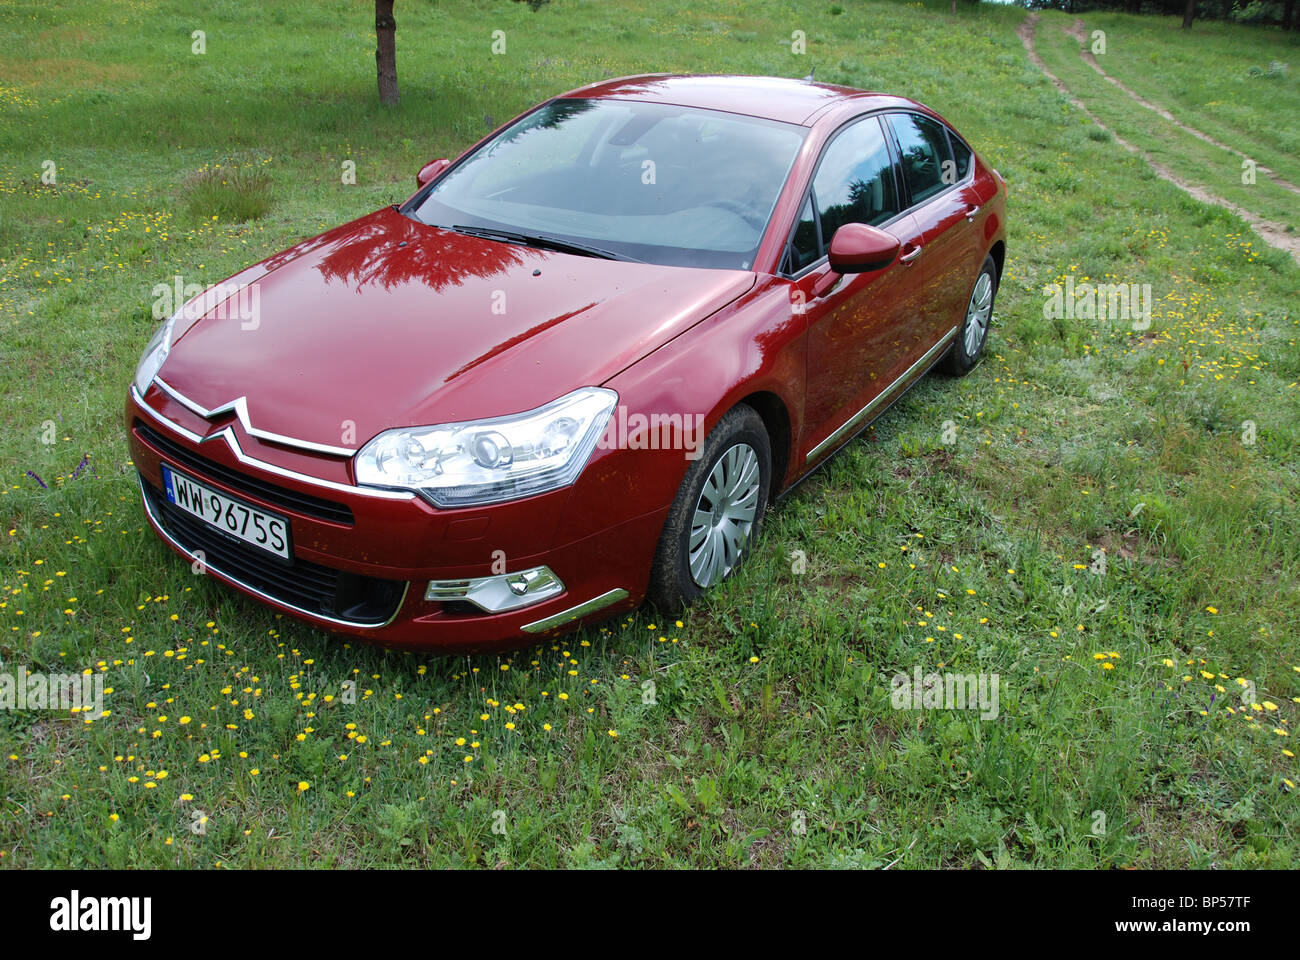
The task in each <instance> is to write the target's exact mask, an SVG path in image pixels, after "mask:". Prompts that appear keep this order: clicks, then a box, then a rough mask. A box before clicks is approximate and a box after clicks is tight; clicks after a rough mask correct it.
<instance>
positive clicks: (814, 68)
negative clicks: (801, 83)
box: [804, 67, 817, 80]
mask: <svg viewBox="0 0 1300 960" xmlns="http://www.w3.org/2000/svg"><path fill="white" fill-rule="evenodd" d="M816 72H817V68H816V67H813V68H812V69H811V70H809V71H808V76H806V77H804V79H805V80H811V79H812V78H813V74H814V73H816Z"/></svg>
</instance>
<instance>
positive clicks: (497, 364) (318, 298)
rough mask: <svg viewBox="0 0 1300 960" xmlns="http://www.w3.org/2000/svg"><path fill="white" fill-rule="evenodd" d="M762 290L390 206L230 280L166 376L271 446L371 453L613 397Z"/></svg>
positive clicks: (182, 343) (701, 272)
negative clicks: (725, 310) (637, 371)
mask: <svg viewBox="0 0 1300 960" xmlns="http://www.w3.org/2000/svg"><path fill="white" fill-rule="evenodd" d="M755 279H756V278H755V275H754V274H752V273H746V272H743V271H735V270H705V269H695V268H689V267H669V266H658V265H653V264H643V263H629V262H624V261H617V260H602V259H596V258H591V257H582V256H575V255H571V254H565V253H557V252H553V251H547V250H537V249H533V248H530V247H523V246H519V245H516V244H507V243H499V242H496V241H492V240H485V239H481V238H478V237H470V236H465V235H462V234H458V233H452V232H450V231H445V230H439V229H437V228H435V227H429V226H426V225H424V224H421V223H418V222H416V221H413V220H411V219H409V218H407V217H405V216H403V215H401V214H400V213H398V212H397V211H396V210H395V209H393V208H391V207H386V208H384V209H383V210H379V211H377V212H375V213H373V214H370V215H369V216H366V217H362V218H361V219H360V220H356V221H353V222H352V223H349V224H345V225H344V226H342V227H338V228H337V229H334V230H331V231H329V232H328V233H324V234H322V235H321V236H319V237H315V238H313V239H311V240H306V241H303V242H302V243H300V244H298V245H296V246H294V247H291V248H290V249H288V250H286V251H284V252H283V253H280V254H277V255H276V256H273V257H271V258H269V259H267V260H265V261H263V262H262V263H260V264H258V265H257V266H255V267H251V268H249V269H248V270H245V271H243V272H242V273H239V274H236V275H235V276H234V277H232V278H230V280H228V281H226V282H225V284H223V285H222V287H223V289H226V290H230V289H234V288H235V287H237V286H238V287H242V289H240V290H239V292H238V293H235V294H234V295H232V296H230V297H228V298H225V299H221V300H219V301H218V302H215V303H214V302H213V300H214V298H211V297H209V299H208V302H207V303H205V307H209V308H208V309H207V310H206V312H205V313H204V314H203V315H202V316H200V317H198V319H195V320H180V321H178V323H177V326H176V328H175V330H174V332H173V336H172V348H171V351H170V353H169V355H168V357H167V360H166V362H165V363H164V364H163V367H162V370H161V373H160V376H161V378H162V379H163V380H164V381H165V382H166V383H167V385H168V386H169V387H171V388H173V389H174V390H175V391H179V392H180V393H182V394H184V395H185V396H186V397H187V398H188V399H189V400H191V401H193V403H195V404H197V405H199V406H202V407H204V408H206V409H209V410H216V409H219V408H227V409H228V408H229V407H228V405H229V404H230V403H232V402H233V401H235V400H238V399H239V398H240V397H243V398H245V405H246V409H247V413H248V419H249V422H250V423H251V424H252V425H253V426H254V427H255V428H257V429H258V430H259V431H269V432H271V433H276V434H280V435H282V436H286V437H292V438H295V439H297V440H302V441H306V442H309V443H314V444H324V445H327V446H348V447H352V446H360V445H361V444H362V443H364V442H365V441H366V440H368V439H369V438H370V437H372V436H374V435H375V434H377V433H379V432H381V431H382V430H386V429H389V428H392V427H402V426H414V425H421V424H433V423H447V422H454V421H457V420H468V419H476V418H480V417H491V416H500V415H504V414H509V413H517V412H520V411H523V410H529V409H532V408H534V407H538V406H541V405H542V404H544V403H547V402H548V401H551V400H554V399H555V398H557V397H560V396H563V395H564V394H566V393H568V392H569V391H571V390H574V389H576V388H577V387H581V386H587V385H598V384H601V383H603V382H604V381H606V380H608V379H609V378H610V377H612V376H614V375H615V374H617V373H618V372H619V371H621V370H623V369H625V368H626V367H627V366H629V365H630V364H632V363H634V362H636V361H637V360H639V359H640V358H641V357H643V356H645V355H646V354H647V353H649V352H650V351H652V350H654V349H656V348H657V347H659V346H661V345H662V344H664V343H666V342H667V341H668V340H670V339H672V338H673V337H675V336H677V335H678V334H679V333H681V332H682V331H683V330H685V329H687V328H688V327H690V326H691V325H693V324H695V323H697V322H699V321H700V320H702V319H704V318H705V317H707V316H709V315H710V314H711V313H714V312H715V311H717V310H718V309H720V308H721V307H723V306H725V305H726V304H727V303H730V302H731V301H732V300H734V299H736V298H737V297H739V296H740V295H741V294H742V293H744V292H745V291H746V290H748V289H749V288H750V287H752V286H753V285H754V282H755ZM349 428H350V429H351V431H352V432H351V434H350V435H349V432H348V431H349ZM352 438H355V439H352Z"/></svg>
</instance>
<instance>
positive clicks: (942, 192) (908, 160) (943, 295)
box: [887, 113, 983, 356]
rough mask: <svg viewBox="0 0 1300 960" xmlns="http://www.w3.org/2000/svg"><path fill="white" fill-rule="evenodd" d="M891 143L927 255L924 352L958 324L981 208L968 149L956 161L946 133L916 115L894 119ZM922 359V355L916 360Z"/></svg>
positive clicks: (975, 262) (978, 249) (975, 268)
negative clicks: (896, 155)
mask: <svg viewBox="0 0 1300 960" xmlns="http://www.w3.org/2000/svg"><path fill="white" fill-rule="evenodd" d="M887 122H888V126H889V128H890V130H891V131H892V132H893V135H894V138H895V148H896V149H897V151H898V156H899V167H900V170H901V173H902V180H903V184H904V187H905V188H906V191H907V197H908V201H909V202H910V204H911V213H912V215H913V216H914V217H916V221H917V224H918V226H919V227H920V229H921V235H922V238H921V246H922V247H923V248H924V250H925V253H924V255H923V256H922V258H921V259H922V260H924V261H925V262H924V265H923V270H922V272H923V274H924V285H925V323H924V326H925V339H926V341H927V342H926V344H925V347H924V348H923V349H922V350H921V351H920V352H921V353H924V352H925V349H928V348H929V347H930V345H932V344H934V343H935V342H936V341H938V340H939V339H940V338H941V337H943V336H945V335H946V334H947V333H948V332H949V331H950V330H952V328H953V327H957V326H959V325H960V324H961V322H962V319H963V317H964V316H965V311H966V303H967V301H968V300H969V298H970V292H971V285H972V284H973V283H974V282H975V276H976V274H977V273H978V272H979V267H980V263H979V261H980V260H981V258H982V253H983V247H982V244H981V237H980V230H979V229H978V226H977V225H976V223H975V222H974V221H975V219H976V217H977V215H978V213H979V208H980V201H979V195H978V193H977V192H976V190H975V185H974V177H973V170H972V167H973V166H974V163H973V157H972V155H971V153H970V149H969V148H968V147H966V145H965V144H964V143H960V140H958V139H957V138H956V137H955V136H954V137H953V140H956V141H957V142H958V143H960V149H959V150H958V152H957V153H956V155H954V151H953V144H952V142H951V141H950V139H949V131H948V129H947V127H945V126H944V125H943V124H941V123H939V122H938V121H937V120H934V119H933V118H931V117H926V116H922V115H920V114H916V113H892V114H889V115H888V116H887ZM917 356H920V353H918V354H917Z"/></svg>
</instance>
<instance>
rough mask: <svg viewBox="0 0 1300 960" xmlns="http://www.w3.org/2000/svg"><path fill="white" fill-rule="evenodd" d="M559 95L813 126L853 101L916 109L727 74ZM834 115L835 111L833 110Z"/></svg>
mask: <svg viewBox="0 0 1300 960" xmlns="http://www.w3.org/2000/svg"><path fill="white" fill-rule="evenodd" d="M562 96H563V97H588V98H601V99H611V100H643V101H648V102H654V103H669V104H673V105H675V106H682V107H698V108H700V109H704V110H722V111H725V112H727V113H740V114H746V115H749V116H754V117H767V118H769V119H772V120H780V121H783V122H785V123H797V124H800V125H802V126H812V125H813V123H814V122H815V121H816V118H817V117H818V115H819V114H824V113H826V112H828V110H829V109H830V108H832V107H835V106H839V105H844V104H846V103H847V102H848V101H852V102H853V104H852V105H853V107H854V108H856V109H855V111H854V112H860V111H866V110H874V109H880V108H884V107H907V108H915V107H917V106H920V105H919V104H917V103H915V102H914V101H912V100H908V99H905V98H903V97H894V96H889V95H887V94H882V93H870V92H868V91H866V90H855V89H854V88H853V87H842V86H839V85H837V84H833V83H821V82H819V81H816V80H792V79H788V78H785V77H747V76H738V75H731V74H720V75H700V74H669V73H656V74H643V75H640V76H632V77H617V78H615V79H612V80H600V81H597V82H596V83H591V84H588V85H587V86H585V87H578V88H577V89H576V90H570V91H569V92H568V93H566V94H562ZM835 112H838V111H835Z"/></svg>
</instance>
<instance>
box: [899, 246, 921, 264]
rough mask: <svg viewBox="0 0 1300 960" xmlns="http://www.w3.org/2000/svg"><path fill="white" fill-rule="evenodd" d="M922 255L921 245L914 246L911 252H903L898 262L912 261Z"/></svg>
mask: <svg viewBox="0 0 1300 960" xmlns="http://www.w3.org/2000/svg"><path fill="white" fill-rule="evenodd" d="M920 255H921V248H920V247H913V248H912V252H911V253H905V254H903V255H902V256H901V257H899V258H898V262H899V263H911V262H912V261H913V260H915V259H916V258H917V257H919V256H920Z"/></svg>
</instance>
